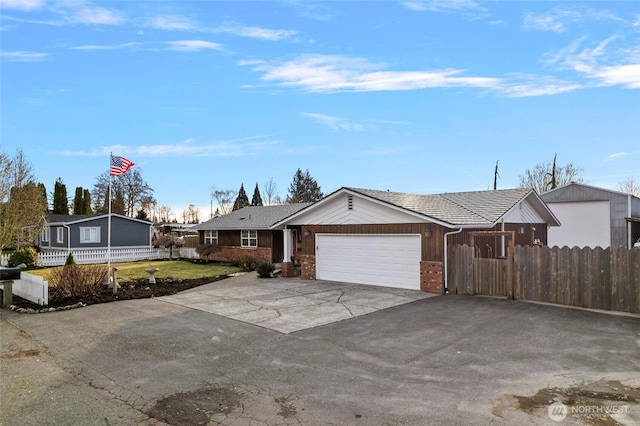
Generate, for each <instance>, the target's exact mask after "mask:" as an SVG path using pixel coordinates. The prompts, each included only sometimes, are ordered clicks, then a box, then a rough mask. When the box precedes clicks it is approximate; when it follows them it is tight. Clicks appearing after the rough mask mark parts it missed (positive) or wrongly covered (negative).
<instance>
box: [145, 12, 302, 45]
mask: <svg viewBox="0 0 640 426" xmlns="http://www.w3.org/2000/svg"><path fill="white" fill-rule="evenodd" d="M145 26H147V27H151V28H155V29H159V30H167V31H195V32H201V33H223V34H231V35H235V36H238V37H248V38H255V39H260V40H270V41H277V40H283V39H286V38H289V37H292V36H294V35H296V34H297V31H293V30H279V29H271V28H263V27H254V26H247V25H242V24H237V23H228V24H225V25H220V26H215V27H205V26H202V25H201V24H200V23H199V22H197V21H196V20H194V19H192V18H190V17H186V16H181V15H158V16H154V17H152V18H149V19H147V21H146V22H145Z"/></svg>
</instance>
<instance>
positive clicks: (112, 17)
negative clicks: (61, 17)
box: [67, 6, 125, 25]
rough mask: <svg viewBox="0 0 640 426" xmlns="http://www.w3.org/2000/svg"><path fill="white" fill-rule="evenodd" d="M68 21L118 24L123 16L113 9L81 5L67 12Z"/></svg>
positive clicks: (122, 21)
mask: <svg viewBox="0 0 640 426" xmlns="http://www.w3.org/2000/svg"><path fill="white" fill-rule="evenodd" d="M67 19H68V21H69V22H71V23H74V24H86V25H120V24H122V23H124V22H125V19H124V17H123V16H122V15H121V14H119V13H117V12H114V11H111V10H109V9H106V8H104V7H100V6H81V7H78V8H77V9H73V10H71V11H70V13H68V14H67Z"/></svg>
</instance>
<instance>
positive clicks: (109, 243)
mask: <svg viewBox="0 0 640 426" xmlns="http://www.w3.org/2000/svg"><path fill="white" fill-rule="evenodd" d="M112 157H113V153H112V152H110V153H109V216H108V225H107V276H108V277H112V275H111V160H112ZM111 284H113V294H117V293H118V287H117V284H116V281H115V279H112V283H111Z"/></svg>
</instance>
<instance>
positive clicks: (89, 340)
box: [0, 281, 640, 425]
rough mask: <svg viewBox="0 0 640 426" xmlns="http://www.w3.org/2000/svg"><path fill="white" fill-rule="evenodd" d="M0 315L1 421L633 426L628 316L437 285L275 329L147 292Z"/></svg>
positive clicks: (639, 394) (633, 337) (634, 383)
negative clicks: (402, 298)
mask: <svg viewBox="0 0 640 426" xmlns="http://www.w3.org/2000/svg"><path fill="white" fill-rule="evenodd" d="M274 282H275V281H274ZM309 284H310V285H313V283H309ZM223 288H224V287H221V290H222V289H223ZM293 297H295V296H293ZM0 312H1V316H2V318H1V321H2V322H1V324H0V325H1V326H0V345H1V347H0V374H1V376H0V377H1V379H2V380H0V404H1V409H0V424H3V425H4V424H20V425H59V424H66V425H132V424H136V425H164V424H169V425H195V424H210V425H215V424H224V425H281V424H302V425H399V424H403V425H429V424H437V425H469V424H482V425H491V424H508V425H523V424H536V425H545V424H587V425H595V424H615V423H614V421H615V422H617V423H618V424H623V425H632V424H639V423H640V318H638V317H637V316H636V317H631V316H618V315H611V314H603V313H596V312H589V311H583V310H576V309H568V308H561V307H553V306H546V305H539V304H530V303H525V302H518V301H506V300H498V299H490V298H483V297H468V296H458V295H445V296H438V297H430V298H426V299H420V300H415V301H412V302H409V303H404V304H400V305H397V306H393V307H389V308H386V309H380V310H377V311H374V312H370V313H368V314H364V315H360V316H356V317H353V318H351V319H346V320H341V321H336V322H331V323H329V324H326V325H322V326H316V327H313V328H307V329H303V330H299V331H295V332H290V333H288V334H283V333H281V332H278V331H274V330H271V329H268V328H265V327H263V326H256V325H254V324H251V323H248V322H244V321H238V320H235V319H231V318H228V317H226V316H222V315H218V314H213V313H210V312H207V311H204V310H200V309H193V308H190V307H187V306H183V305H180V304H176V303H173V301H167V300H156V299H145V300H132V301H123V302H116V303H107V304H104V305H94V306H88V307H85V308H81V309H75V310H69V311H62V312H53V313H47V314H36V315H27V314H17V313H15V312H8V311H5V310H2V311H0ZM554 401H556V402H558V403H560V402H562V403H564V404H566V405H565V407H569V408H570V409H571V410H570V411H568V412H565V416H566V417H565V418H564V420H562V419H560V420H562V421H561V422H558V423H556V422H555V421H553V420H552V419H551V418H550V416H549V406H550V404H551V403H552V402H554ZM607 407H608V408H607ZM574 408H575V409H577V411H573V409H574ZM605 408H606V409H607V410H608V411H606V413H605ZM596 410H599V411H596ZM562 413H563V412H562V411H560V412H559V413H558V412H556V413H555V414H556V416H557V415H558V414H562ZM598 416H599V417H598Z"/></svg>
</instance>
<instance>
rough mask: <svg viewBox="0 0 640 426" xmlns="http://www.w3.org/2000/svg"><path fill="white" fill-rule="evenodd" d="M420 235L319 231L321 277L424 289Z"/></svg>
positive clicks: (317, 247) (319, 277) (318, 276)
mask: <svg viewBox="0 0 640 426" xmlns="http://www.w3.org/2000/svg"><path fill="white" fill-rule="evenodd" d="M420 260H421V246H420V235H335V234H317V235H316V276H317V278H318V279H325V280H331V281H341V282H352V283H358V284H369V285H381V286H388V287H398V288H410V289H416V290H417V289H420Z"/></svg>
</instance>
